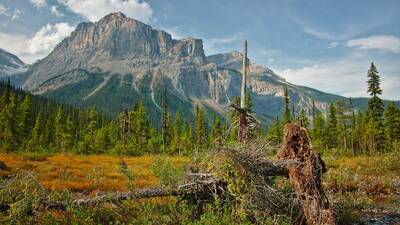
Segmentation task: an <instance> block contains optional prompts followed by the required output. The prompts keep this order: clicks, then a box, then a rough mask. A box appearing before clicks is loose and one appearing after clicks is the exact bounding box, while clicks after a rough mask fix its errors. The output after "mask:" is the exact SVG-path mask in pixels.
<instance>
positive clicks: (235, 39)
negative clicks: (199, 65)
mask: <svg viewBox="0 0 400 225" xmlns="http://www.w3.org/2000/svg"><path fill="white" fill-rule="evenodd" d="M203 40H204V41H203V43H204V51H205V52H206V54H207V55H211V54H216V53H221V51H222V52H223V51H225V47H226V46H228V45H230V44H233V43H239V42H241V41H243V35H241V34H239V33H236V34H233V35H232V36H229V37H222V38H205V39H203ZM222 49H223V50H222ZM229 49H230V48H229ZM230 50H231V49H230Z"/></svg>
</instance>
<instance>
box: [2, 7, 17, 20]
mask: <svg viewBox="0 0 400 225" xmlns="http://www.w3.org/2000/svg"><path fill="white" fill-rule="evenodd" d="M0 15H4V16H6V17H10V18H11V19H12V20H16V19H18V18H19V17H21V15H22V12H21V10H19V9H14V12H13V11H12V10H11V9H9V8H8V7H5V6H4V5H2V4H0Z"/></svg>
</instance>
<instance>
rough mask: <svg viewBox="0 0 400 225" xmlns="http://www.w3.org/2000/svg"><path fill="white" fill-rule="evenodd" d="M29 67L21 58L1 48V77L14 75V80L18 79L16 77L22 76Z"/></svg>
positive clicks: (5, 77)
mask: <svg viewBox="0 0 400 225" xmlns="http://www.w3.org/2000/svg"><path fill="white" fill-rule="evenodd" d="M27 69H28V65H26V64H25V63H24V62H22V60H21V59H20V58H18V57H17V56H15V55H13V54H11V53H9V52H7V51H5V50H3V49H1V48H0V79H8V78H10V77H12V76H14V78H13V80H17V79H16V78H15V77H17V76H20V75H21V74H23V73H24V72H26V71H27Z"/></svg>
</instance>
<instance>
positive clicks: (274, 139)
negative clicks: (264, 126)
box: [267, 117, 283, 145]
mask: <svg viewBox="0 0 400 225" xmlns="http://www.w3.org/2000/svg"><path fill="white" fill-rule="evenodd" d="M282 138H283V127H282V123H281V121H279V118H278V117H276V119H275V121H274V122H273V124H272V126H271V127H270V128H269V129H268V134H267V140H268V141H269V142H271V143H273V144H274V145H280V144H281V143H282Z"/></svg>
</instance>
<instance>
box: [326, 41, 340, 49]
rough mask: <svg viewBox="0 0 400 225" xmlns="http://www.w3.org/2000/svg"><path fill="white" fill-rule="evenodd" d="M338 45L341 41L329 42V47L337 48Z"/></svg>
mask: <svg viewBox="0 0 400 225" xmlns="http://www.w3.org/2000/svg"><path fill="white" fill-rule="evenodd" d="M338 45H339V42H337V41H334V42H331V43H330V44H329V46H328V48H336V47H337V46H338Z"/></svg>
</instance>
